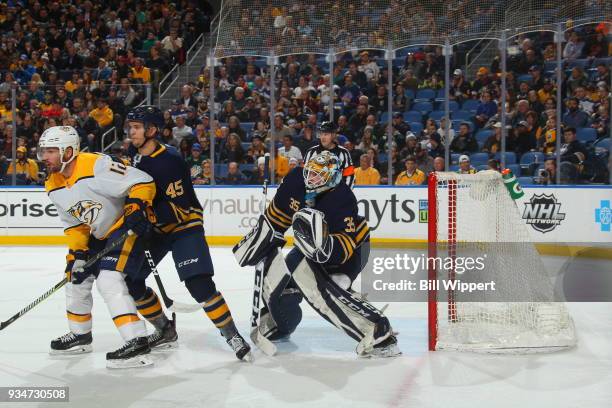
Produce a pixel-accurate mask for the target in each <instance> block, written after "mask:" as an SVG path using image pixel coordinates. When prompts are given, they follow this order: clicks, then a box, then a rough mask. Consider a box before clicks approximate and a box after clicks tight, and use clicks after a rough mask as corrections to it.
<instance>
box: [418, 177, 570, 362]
mask: <svg viewBox="0 0 612 408" xmlns="http://www.w3.org/2000/svg"><path fill="white" fill-rule="evenodd" d="M429 189H430V200H431V199H432V198H434V199H435V201H434V202H433V203H430V223H431V225H430V238H429V240H430V247H431V246H432V245H433V246H434V250H435V251H436V256H437V257H438V258H440V257H442V258H453V259H455V261H457V260H459V259H460V258H463V259H467V258H476V257H479V256H480V257H483V264H484V269H483V270H482V271H478V270H472V271H463V270H462V269H459V268H458V267H456V266H455V267H453V268H450V269H442V268H440V267H438V268H437V269H436V270H432V269H430V278H431V277H432V273H435V275H436V278H437V279H442V280H450V281H454V280H459V281H461V282H465V283H472V282H473V283H476V282H490V281H492V282H495V290H485V291H478V292H473V293H464V292H461V291H457V290H448V291H437V292H436V293H434V295H435V304H432V303H430V322H429V323H430V336H431V337H430V348H432V349H455V350H471V351H490V352H517V353H520V352H546V351H554V350H558V349H563V348H567V347H572V346H574V345H575V344H576V335H575V331H574V325H573V321H572V319H571V317H570V315H569V313H568V311H567V308H566V306H565V304H564V303H563V302H559V301H557V300H558V299H556V298H555V293H554V285H553V282H552V280H551V277H550V276H548V274H547V271H546V268H545V266H544V264H543V262H542V259H541V257H540V255H539V254H538V252H537V250H536V248H535V246H534V244H533V243H532V242H531V239H530V237H529V234H528V231H527V229H526V227H525V225H524V223H523V221H522V220H521V218H520V214H519V212H518V209H517V206H516V203H515V202H514V200H513V199H512V198H511V197H510V194H509V193H508V191H507V189H506V187H505V186H504V183H503V180H502V177H501V175H500V174H499V173H497V172H493V171H486V172H480V173H478V174H471V175H462V174H456V173H436V175H435V178H432V179H430V184H429ZM432 189H433V191H432ZM432 212H435V214H432ZM459 264H460V263H458V262H456V263H455V265H459ZM460 272H462V273H460ZM431 295H432V294H431V293H430V302H431V301H432V300H433V299H434V298H433V297H431Z"/></svg>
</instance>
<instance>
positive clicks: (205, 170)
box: [191, 160, 213, 185]
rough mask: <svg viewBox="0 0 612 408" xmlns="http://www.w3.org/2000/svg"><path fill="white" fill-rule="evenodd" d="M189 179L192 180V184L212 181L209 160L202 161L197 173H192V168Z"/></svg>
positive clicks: (204, 183) (206, 183)
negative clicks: (200, 169) (200, 168)
mask: <svg viewBox="0 0 612 408" xmlns="http://www.w3.org/2000/svg"><path fill="white" fill-rule="evenodd" d="M191 179H192V181H193V184H197V185H211V184H212V181H213V176H212V164H211V161H210V160H204V161H203V162H202V171H201V172H200V173H199V174H194V172H193V168H192V173H191Z"/></svg>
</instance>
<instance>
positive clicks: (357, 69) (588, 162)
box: [164, 10, 612, 185]
mask: <svg viewBox="0 0 612 408" xmlns="http://www.w3.org/2000/svg"><path fill="white" fill-rule="evenodd" d="M249 12H250V11H249V10H245V11H243V13H244V14H245V15H248V13H249ZM250 17H254V16H252V15H251V16H250ZM245 18H246V17H245ZM249 21H250V20H249ZM290 21H293V24H294V25H295V26H296V27H297V28H296V29H298V30H299V26H300V25H303V24H304V21H305V20H304V21H302V20H301V19H299V18H297V19H295V18H294V19H291V20H290ZM286 24H287V25H289V24H290V23H288V22H287V23H286ZM609 28H610V27H609V26H608V25H606V24H592V25H586V26H581V27H576V28H575V29H574V30H569V31H568V32H567V33H566V42H565V43H564V46H563V58H564V71H563V73H562V75H563V82H562V83H561V84H560V86H561V95H562V112H561V113H560V115H561V122H562V127H563V128H562V132H561V135H562V136H561V137H562V139H561V151H560V152H559V154H560V155H561V161H562V162H563V164H562V169H561V174H562V178H561V179H562V182H563V183H607V182H608V180H609V175H608V169H607V157H608V154H609V140H610V139H609V135H610V117H609V112H610V66H611V65H612V58H610V57H609V56H610V55H611V50H612V47H611V45H610V43H609V38H610V33H609V31H608V30H609ZM515 41H516V45H517V47H516V48H517V51H516V52H515V53H514V54H512V55H509V56H508V71H509V72H508V75H507V77H506V81H507V103H506V124H505V127H506V133H507V138H506V152H507V154H506V156H505V162H506V163H505V165H506V167H508V168H510V169H511V170H513V172H514V173H515V174H516V175H517V176H523V177H522V178H521V181H522V182H523V183H525V184H527V183H528V184H533V183H554V181H555V177H550V175H549V174H548V172H549V170H548V168H549V165H547V164H545V163H548V162H549V159H550V158H554V157H555V155H556V154H557V152H556V115H557V112H556V93H557V91H556V90H557V83H556V75H555V67H556V65H555V64H556V55H555V49H556V48H555V47H554V43H553V38H552V36H551V35H550V33H545V32H540V33H530V34H528V35H523V36H519V37H517V38H516V39H515ZM398 54H399V55H401V56H400V57H397V58H396V59H395V60H394V61H393V72H392V75H393V76H392V82H393V89H392V104H393V106H392V111H393V114H392V116H391V118H389V117H388V94H387V92H388V89H387V86H386V84H387V75H388V72H387V64H386V60H384V56H383V53H382V52H380V51H373V50H362V51H360V52H347V53H344V54H339V55H338V56H337V60H336V62H335V64H334V71H333V72H332V73H331V75H332V76H333V83H334V86H333V90H330V87H329V75H330V73H329V72H328V63H327V62H326V61H325V60H324V58H323V57H322V56H320V55H319V56H318V55H316V54H303V55H289V56H286V57H283V58H280V65H278V66H277V67H276V70H275V75H274V78H273V81H274V86H275V101H274V102H275V103H274V106H275V112H274V115H273V117H274V120H273V121H272V122H273V123H270V114H269V109H270V107H271V103H270V102H271V101H270V94H271V92H270V75H269V72H268V66H267V63H266V60H265V59H262V58H255V57H248V56H247V57H228V58H223V59H221V60H220V62H221V65H220V66H218V67H217V68H216V70H215V78H214V80H215V84H214V86H215V90H216V92H215V97H214V103H215V104H216V107H217V109H216V116H215V117H213V118H211V116H210V105H211V103H212V100H211V98H210V96H209V85H210V82H209V81H210V77H209V72H210V71H209V67H202V70H201V73H200V75H199V77H198V78H197V80H194V81H193V82H191V83H189V84H186V85H185V86H184V88H183V91H182V95H181V98H180V99H179V100H176V101H175V103H174V105H173V106H172V108H171V109H170V110H169V111H168V112H167V114H166V116H167V126H166V129H164V135H165V138H166V139H165V140H166V141H167V142H168V143H171V144H175V145H176V146H177V147H178V148H179V150H180V151H181V152H182V154H184V156H185V157H186V158H188V157H189V152H190V145H191V144H193V143H198V144H199V145H203V140H210V139H211V134H212V138H214V140H215V157H214V158H213V157H211V155H210V147H209V146H208V145H209V144H210V142H207V143H206V148H205V149H203V150H202V153H199V154H201V155H203V156H205V157H206V158H207V159H211V160H212V161H213V162H214V163H216V164H215V179H216V182H217V183H230V181H228V180H227V179H226V176H227V174H229V173H231V172H230V171H229V166H228V165H229V163H232V164H231V167H232V168H235V167H236V165H235V164H237V165H238V169H239V170H240V171H241V172H243V173H246V175H245V177H244V179H243V180H247V181H246V182H248V180H249V176H250V174H252V173H253V172H255V173H256V172H257V170H256V167H255V166H256V163H257V162H258V158H261V157H262V156H263V154H264V153H265V152H267V151H268V149H269V148H270V147H271V143H270V138H272V137H273V138H274V141H275V144H274V150H275V151H274V152H273V153H274V156H275V158H276V168H275V172H276V175H277V178H278V179H280V178H282V177H283V176H284V175H285V174H286V172H287V169H289V168H290V167H291V166H294V165H298V166H299V165H303V163H302V157H304V156H305V152H306V150H307V149H308V148H309V147H310V146H312V145H313V144H315V143H316V132H317V124H319V123H321V121H323V120H328V119H329V112H328V107H329V98H333V99H334V121H335V122H336V123H337V126H338V129H339V134H338V143H339V144H341V145H343V146H344V147H346V148H347V149H348V150H349V151H350V152H351V157H352V158H353V162H354V164H355V167H356V169H357V171H356V184H387V183H389V178H388V170H387V169H388V163H389V160H390V161H391V168H392V173H393V174H392V180H391V182H392V183H393V184H397V185H409V184H423V183H424V182H425V180H426V176H427V174H428V173H429V172H431V171H432V170H433V169H436V170H442V169H443V168H444V161H443V160H440V159H439V158H443V157H444V155H445V149H444V146H445V145H446V143H445V124H444V117H443V116H444V112H443V109H444V103H443V101H444V98H443V89H444V74H443V70H444V58H443V56H442V52H441V49H440V48H439V47H412V48H410V49H409V50H408V51H406V52H402V50H400V51H399V52H398ZM453 59H456V60H458V59H459V58H458V57H457V55H454V56H453ZM453 65H454V66H453V67H452V68H451V83H450V110H451V120H452V123H451V124H450V129H449V139H450V154H451V168H450V169H449V170H451V171H459V172H467V173H472V172H476V171H479V170H484V169H494V170H498V171H501V170H502V169H501V163H500V162H501V157H500V151H501V135H502V123H501V117H500V115H501V99H500V97H501V74H500V61H499V57H496V58H494V59H493V60H492V61H490V64H489V65H487V66H481V67H479V68H478V69H477V71H476V72H475V75H474V76H473V78H469V77H468V75H467V73H466V72H464V70H463V68H462V67H460V66H459V64H458V63H455V62H454V61H453ZM181 116H183V117H185V118H186V119H181ZM193 118H196V119H195V121H193ZM186 121H190V123H187V124H186V123H185V122H186ZM389 122H390V124H391V126H392V133H393V136H392V137H393V140H392V148H391V151H390V152H389V151H388V142H387V137H388V132H387V125H388V123H389ZM186 128H188V129H186ZM189 132H191V135H189ZM213 159H214V160H213ZM234 163H235V164H234ZM296 163H297V164H296ZM235 180H236V179H235V178H232V181H231V183H236V181H235Z"/></svg>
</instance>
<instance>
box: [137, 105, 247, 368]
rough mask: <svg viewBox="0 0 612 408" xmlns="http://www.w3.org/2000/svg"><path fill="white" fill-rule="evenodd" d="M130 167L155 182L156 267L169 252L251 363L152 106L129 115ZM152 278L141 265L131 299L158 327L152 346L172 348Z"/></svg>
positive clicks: (198, 214) (196, 208)
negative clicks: (150, 282) (148, 283)
mask: <svg viewBox="0 0 612 408" xmlns="http://www.w3.org/2000/svg"><path fill="white" fill-rule="evenodd" d="M127 122H128V124H129V136H130V140H131V148H130V151H129V156H130V159H131V164H132V165H133V166H134V167H136V168H138V169H140V170H142V171H144V172H145V173H147V174H149V175H150V176H151V177H153V181H154V182H155V185H156V188H157V190H156V191H157V193H156V195H155V198H154V199H153V210H154V212H155V216H156V223H155V227H154V229H153V233H152V234H151V237H150V240H149V249H150V252H151V254H152V257H153V260H154V262H155V264H158V263H159V261H161V260H162V259H163V258H164V256H165V255H166V254H167V253H168V252H172V257H173V259H174V263H175V265H176V270H177V272H178V275H179V278H180V279H181V281H183V282H184V283H185V286H186V287H187V289H188V290H189V293H190V294H191V296H192V297H193V299H195V301H196V302H198V303H199V304H201V305H202V307H203V309H204V311H205V312H206V315H207V316H208V317H209V318H210V320H211V321H212V322H213V323H214V324H215V326H216V327H217V328H218V329H219V330H220V332H221V334H222V335H223V337H225V339H226V341H227V343H228V344H229V345H230V347H232V349H233V350H234V352H235V353H236V356H237V357H238V358H239V359H241V360H250V359H251V353H250V346H249V344H248V343H247V342H246V341H245V340H244V338H243V337H242V336H241V335H240V334H239V333H238V330H237V329H236V326H235V324H234V321H233V319H232V315H231V313H230V310H229V307H228V305H227V303H226V302H225V299H224V298H223V295H222V294H221V292H219V291H218V290H217V288H216V286H215V282H214V281H213V274H214V269H213V264H212V260H211V257H210V252H209V249H208V245H207V243H206V239H205V237H204V225H203V214H202V212H203V211H202V206H201V205H200V203H199V201H198V199H197V197H196V194H195V191H194V188H193V184H192V182H191V176H190V173H189V169H188V167H187V164H186V163H185V161H184V160H183V159H182V158H181V156H180V155H179V153H178V152H177V151H176V150H175V149H174V148H173V147H171V146H166V145H163V144H161V143H160V142H159V141H158V140H157V136H158V134H159V129H161V127H162V126H163V115H162V113H161V111H160V110H159V109H158V108H157V107H155V106H140V107H137V108H134V109H132V110H131V111H130V112H129V113H128V115H127ZM150 273H151V269H150V267H149V266H148V265H147V264H143V267H142V270H141V272H140V274H139V276H130V277H128V288H129V289H130V294H131V295H132V296H133V297H134V299H135V300H136V305H137V307H138V310H139V312H140V313H141V314H142V315H143V317H145V318H146V319H147V320H148V321H149V322H150V323H151V324H153V326H155V328H156V332H155V333H154V334H153V335H151V336H150V337H149V343H150V345H151V347H153V348H156V347H158V348H159V347H164V346H171V345H172V344H173V343H174V342H175V341H176V339H177V333H176V329H175V327H174V320H170V319H168V317H166V315H165V314H164V312H163V310H162V307H161V303H160V301H159V297H158V296H157V294H156V293H155V292H154V291H153V290H152V289H151V288H149V287H147V286H146V285H145V278H146V277H147V276H148V275H149V274H150Z"/></svg>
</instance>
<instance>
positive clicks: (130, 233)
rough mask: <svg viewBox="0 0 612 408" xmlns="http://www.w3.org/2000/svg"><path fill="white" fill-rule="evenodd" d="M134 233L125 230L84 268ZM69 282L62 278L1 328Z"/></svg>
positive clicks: (1, 327) (0, 323) (2, 323)
mask: <svg viewBox="0 0 612 408" xmlns="http://www.w3.org/2000/svg"><path fill="white" fill-rule="evenodd" d="M132 234H133V232H132V231H131V230H130V231H128V232H125V233H124V234H122V235H121V236H120V237H119V238H117V239H116V240H115V241H113V242H112V243H110V244H109V245H107V246H106V247H105V248H104V249H102V250H101V251H99V252H98V253H97V254H95V255H94V256H93V258H90V259H89V260H88V261H87V262H85V265H83V269H86V268H89V267H90V266H92V265H93V264H95V263H96V262H98V261H99V260H100V259H102V257H103V256H105V255H106V254H107V253H108V252H109V251H111V250H112V249H115V248H116V247H118V246H119V245H121V244H123V241H125V239H126V238H127V237H128V235H132ZM67 283H68V279H67V278H64V279H62V280H61V281H59V282H58V283H56V284H55V286H53V287H52V288H51V289H49V290H48V291H46V292H45V293H43V294H42V295H40V296H39V297H37V298H36V299H35V300H34V301H33V302H32V303H30V304H29V305H27V306H26V307H24V308H23V309H21V310H20V311H19V312H17V313H16V314H15V315H13V317H11V318H10V319H8V320H6V321H4V322H0V330H3V329H4V328H6V326H8V325H9V324H11V323H13V322H14V321H15V320H17V319H19V318H20V317H21V316H23V315H24V314H26V313H27V312H29V311H30V310H32V309H34V307H36V306H38V305H39V304H40V303H41V302H42V301H43V300H45V299H47V298H48V297H49V296H51V295H52V294H54V293H55V292H57V291H58V290H60V289H61V288H62V287H64V285H66V284H67Z"/></svg>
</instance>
